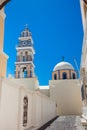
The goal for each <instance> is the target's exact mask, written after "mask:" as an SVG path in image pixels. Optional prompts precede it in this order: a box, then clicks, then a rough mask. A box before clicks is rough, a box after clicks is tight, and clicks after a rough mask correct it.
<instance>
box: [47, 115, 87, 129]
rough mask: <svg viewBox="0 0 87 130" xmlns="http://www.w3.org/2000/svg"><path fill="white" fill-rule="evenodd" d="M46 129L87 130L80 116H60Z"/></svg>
mask: <svg viewBox="0 0 87 130" xmlns="http://www.w3.org/2000/svg"><path fill="white" fill-rule="evenodd" d="M45 130H85V129H84V127H83V126H82V123H81V119H80V116H60V117H59V118H57V119H56V120H55V121H54V122H53V123H52V124H51V125H50V126H49V127H48V128H46V129H45Z"/></svg>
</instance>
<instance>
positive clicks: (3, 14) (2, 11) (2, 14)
mask: <svg viewBox="0 0 87 130" xmlns="http://www.w3.org/2000/svg"><path fill="white" fill-rule="evenodd" d="M0 15H1V16H2V17H3V19H5V18H6V14H5V13H4V10H3V9H2V10H0Z"/></svg>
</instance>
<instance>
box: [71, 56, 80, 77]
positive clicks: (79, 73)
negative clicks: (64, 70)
mask: <svg viewBox="0 0 87 130" xmlns="http://www.w3.org/2000/svg"><path fill="white" fill-rule="evenodd" d="M73 59H74V63H75V65H76V68H77V71H78V74H79V77H80V70H79V67H78V64H77V61H76V58H75V57H74V58H73Z"/></svg>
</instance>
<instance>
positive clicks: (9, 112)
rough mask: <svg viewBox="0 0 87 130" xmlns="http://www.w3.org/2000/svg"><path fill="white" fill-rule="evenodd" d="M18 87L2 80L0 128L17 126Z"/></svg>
mask: <svg viewBox="0 0 87 130" xmlns="http://www.w3.org/2000/svg"><path fill="white" fill-rule="evenodd" d="M18 104H19V89H18V88H17V87H15V86H14V84H12V83H9V82H8V81H7V80H4V81H3V82H2V87H1V102H0V130H17V129H18V128H17V127H18V123H19V122H18V109H19V108H18Z"/></svg>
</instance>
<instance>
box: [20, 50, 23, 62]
mask: <svg viewBox="0 0 87 130" xmlns="http://www.w3.org/2000/svg"><path fill="white" fill-rule="evenodd" d="M20 61H21V62H22V61H23V52H21V53H20Z"/></svg>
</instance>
